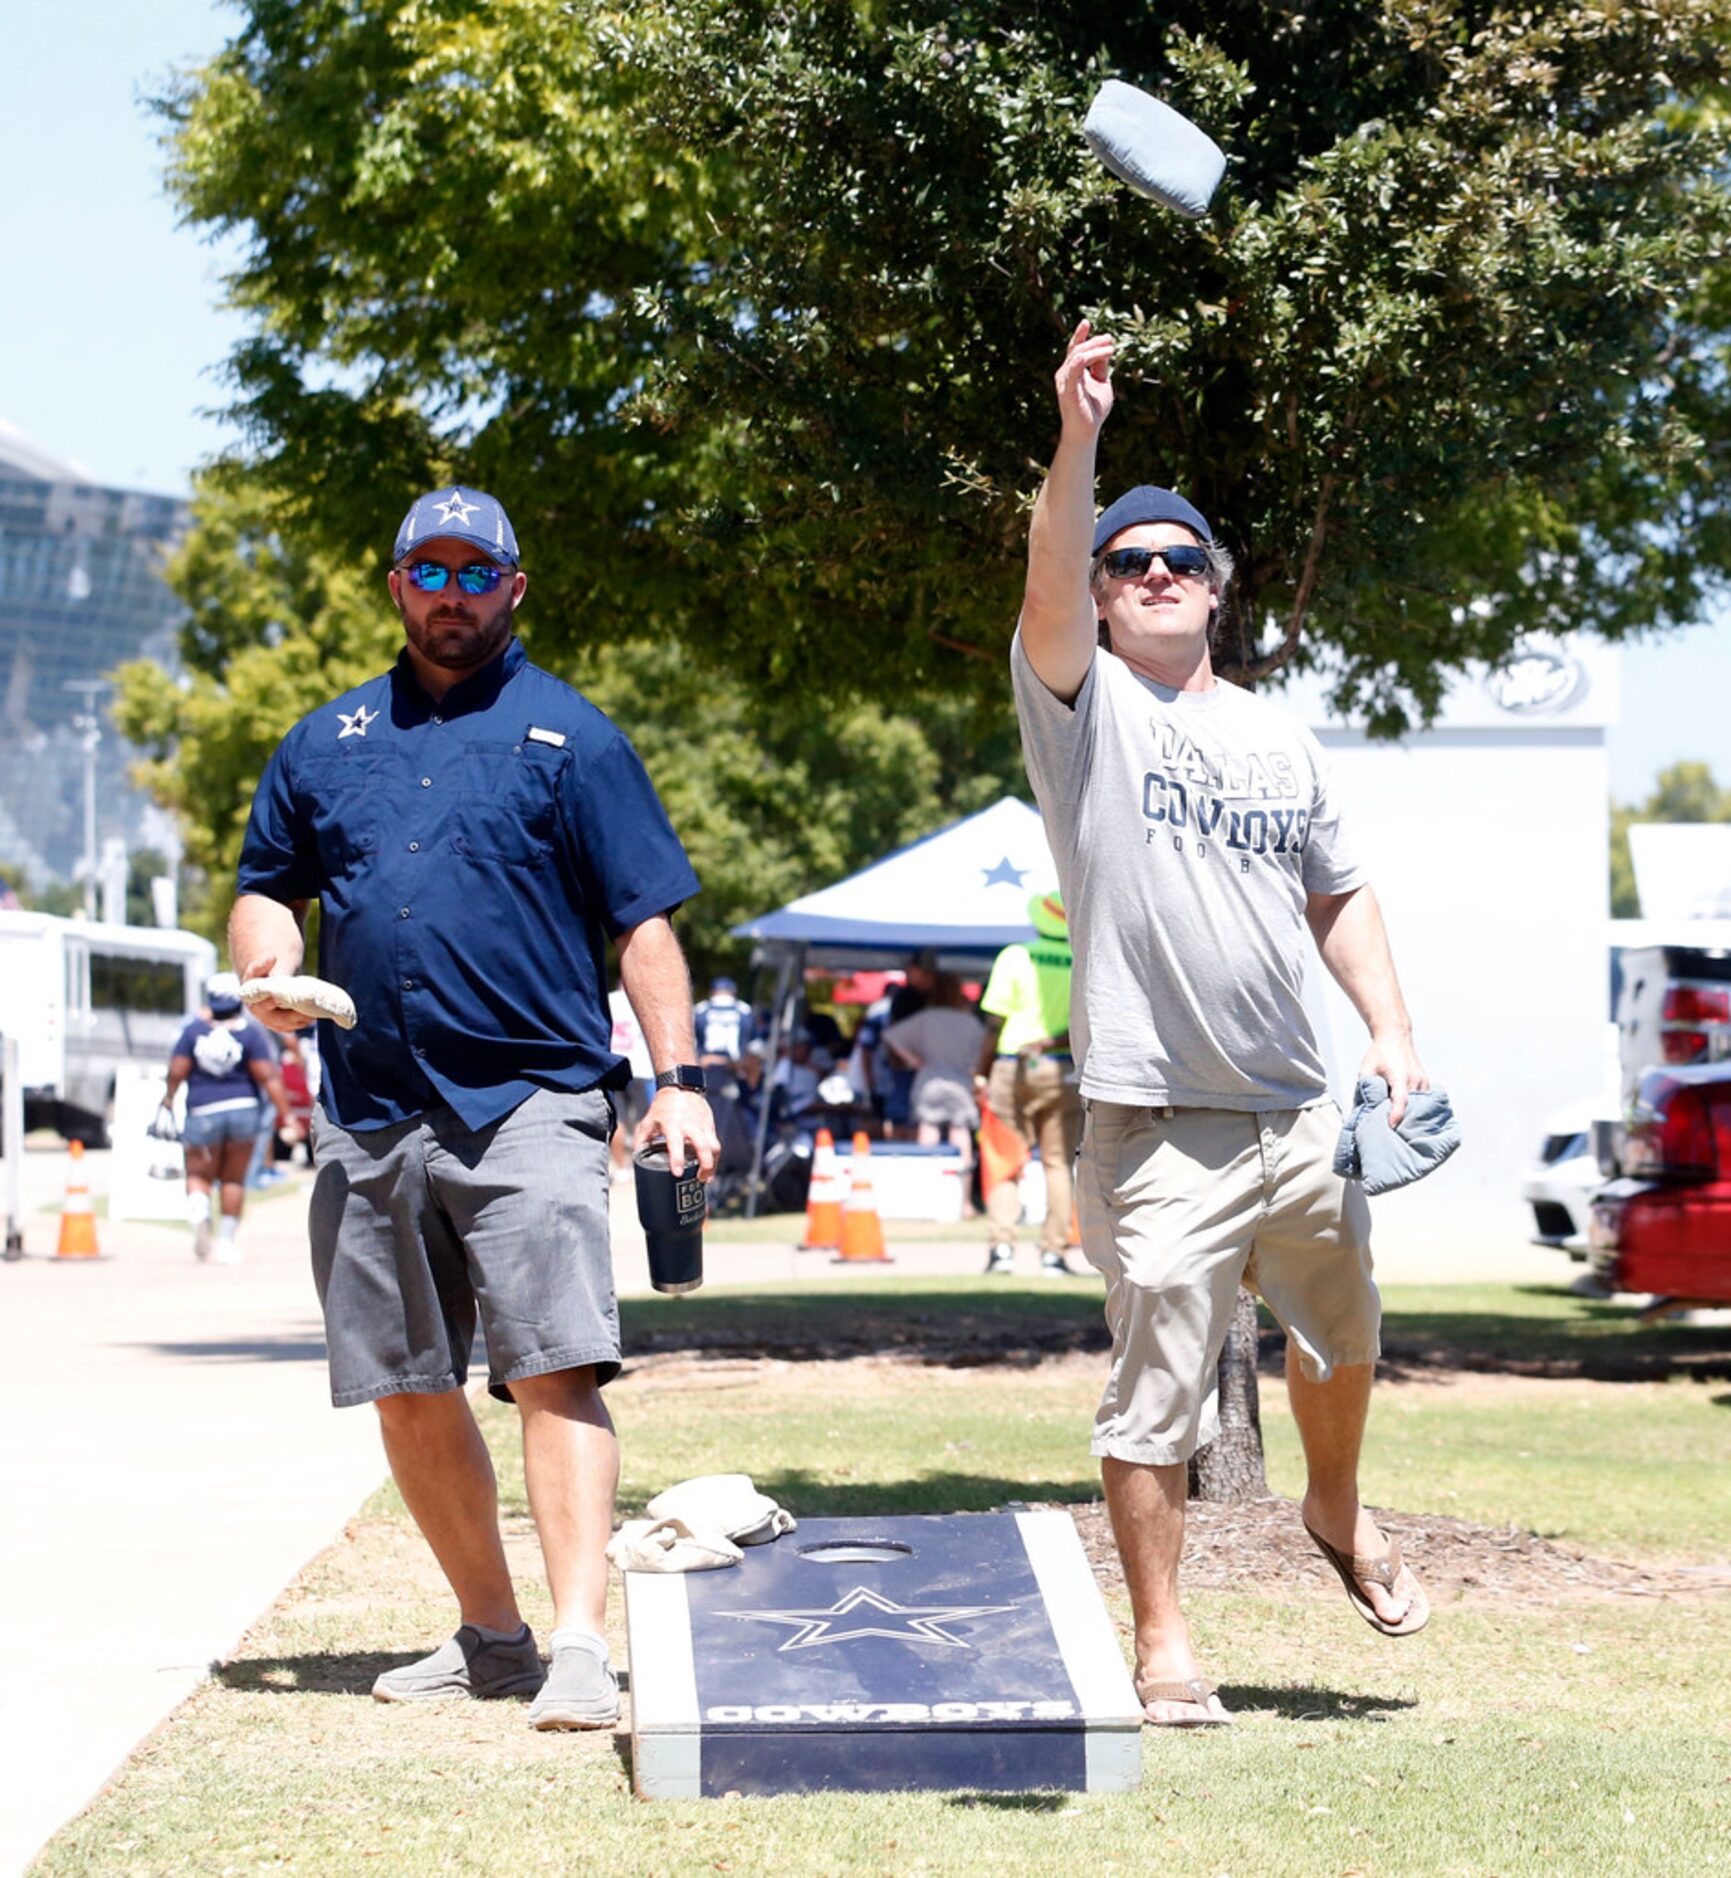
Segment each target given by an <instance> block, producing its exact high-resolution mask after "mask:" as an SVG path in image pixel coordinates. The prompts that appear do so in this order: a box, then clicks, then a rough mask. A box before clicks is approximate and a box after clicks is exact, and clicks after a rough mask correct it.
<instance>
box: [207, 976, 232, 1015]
mask: <svg viewBox="0 0 1731 1878" xmlns="http://www.w3.org/2000/svg"><path fill="white" fill-rule="evenodd" d="M204 1001H205V1003H206V1004H208V1005H209V1006H210V1014H211V1016H212V1017H233V1016H234V1014H235V1012H236V1011H238V1010H239V1009H240V1006H241V996H240V979H239V978H238V977H237V976H236V975H235V973H233V972H213V973H212V974H211V976H210V977H209V978H207V979H206V980H205V981H204Z"/></svg>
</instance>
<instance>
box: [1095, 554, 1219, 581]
mask: <svg viewBox="0 0 1731 1878" xmlns="http://www.w3.org/2000/svg"><path fill="white" fill-rule="evenodd" d="M1156 560H1158V561H1159V562H1160V563H1161V565H1162V566H1163V567H1164V568H1165V569H1166V571H1167V573H1168V574H1170V575H1171V576H1172V577H1173V578H1174V579H1175V580H1182V579H1184V578H1185V577H1186V576H1188V577H1189V578H1190V579H1192V580H1199V579H1200V578H1201V577H1202V576H1203V575H1204V574H1206V573H1207V572H1208V553H1207V550H1206V549H1204V548H1190V547H1178V548H1114V549H1113V550H1112V552H1111V553H1110V554H1103V555H1101V556H1100V565H1101V566H1102V567H1103V568H1105V570H1106V572H1107V573H1108V574H1110V575H1111V576H1112V578H1113V579H1114V580H1140V579H1141V578H1142V576H1143V575H1144V574H1146V573H1147V571H1148V570H1149V568H1151V567H1152V566H1153V565H1154V563H1155V561H1156Z"/></svg>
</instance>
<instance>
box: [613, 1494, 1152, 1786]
mask: <svg viewBox="0 0 1731 1878" xmlns="http://www.w3.org/2000/svg"><path fill="white" fill-rule="evenodd" d="M625 1619H626V1626H627V1632H628V1637H629V1645H630V1660H631V1749H632V1769H633V1779H634V1783H635V1786H636V1789H637V1793H638V1795H639V1797H641V1798H643V1799H649V1800H675V1799H680V1800H683V1799H697V1798H703V1797H710V1798H713V1797H716V1796H718V1795H722V1794H727V1793H744V1794H768V1793H811V1792H818V1791H845V1792H878V1791H884V1790H890V1789H896V1788H944V1789H947V1788H973V1789H980V1790H988V1791H992V1792H998V1793H1020V1792H1028V1791H1032V1790H1036V1789H1041V1788H1057V1789H1061V1790H1067V1791H1070V1792H1077V1793H1081V1792H1089V1793H1101V1792H1117V1793H1122V1792H1128V1791H1129V1790H1130V1789H1132V1788H1134V1787H1135V1786H1136V1784H1137V1782H1138V1781H1139V1780H1140V1779H1141V1773H1142V1742H1141V1728H1142V1714H1141V1705H1140V1704H1139V1703H1138V1702H1137V1700H1136V1694H1135V1690H1134V1689H1133V1688H1132V1686H1131V1682H1130V1676H1129V1672H1128V1670H1127V1669H1126V1668H1125V1665H1124V1658H1123V1655H1122V1654H1121V1652H1120V1650H1119V1647H1118V1639H1117V1637H1116V1636H1115V1635H1114V1633H1113V1629H1112V1623H1111V1620H1110V1618H1109V1617H1108V1616H1107V1614H1106V1607H1105V1604H1104V1603H1103V1602H1102V1600H1101V1597H1100V1591H1099V1587H1098V1585H1097V1584H1096V1583H1095V1580H1094V1572H1093V1568H1092V1567H1091V1566H1090V1565H1089V1563H1088V1559H1087V1555H1086V1553H1084V1552H1083V1550H1082V1542H1081V1540H1080V1539H1079V1538H1078V1537H1077V1535H1076V1528H1075V1526H1074V1524H1073V1523H1072V1522H1071V1519H1070V1516H1069V1515H1068V1514H1067V1513H1062V1512H1012V1511H1006V1512H1001V1513H947V1514H941V1515H929V1516H925V1517H915V1518H891V1519H807V1520H801V1521H800V1523H799V1528H798V1530H797V1531H796V1532H792V1533H788V1534H786V1535H784V1536H783V1537H782V1538H780V1539H777V1540H775V1541H774V1542H773V1543H771V1544H769V1545H759V1546H748V1547H747V1548H746V1552H745V1557H744V1559H743V1561H742V1562H741V1563H740V1564H739V1565H737V1566H730V1567H728V1568H726V1569H724V1570H721V1571H709V1572H691V1573H669V1574H661V1573H654V1572H627V1573H626V1575H625Z"/></svg>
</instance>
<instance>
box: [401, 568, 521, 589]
mask: <svg viewBox="0 0 1731 1878" xmlns="http://www.w3.org/2000/svg"><path fill="white" fill-rule="evenodd" d="M403 572H404V573H405V574H407V575H408V577H409V579H410V581H411V582H412V584H413V585H415V586H416V587H419V588H420V590H421V592H422V593H443V592H444V590H445V582H446V581H448V580H449V579H450V578H451V576H452V574H453V573H454V574H455V575H456V576H457V585H458V586H459V587H461V588H462V590H463V591H464V592H465V593H491V592H492V591H493V589H494V588H495V587H497V586H498V584H499V582H500V581H502V580H503V579H504V578H505V572H506V570H505V569H504V568H502V567H495V566H494V565H493V563H492V562H491V561H471V562H470V563H469V565H468V566H467V567H458V568H450V567H441V566H440V564H439V563H438V562H437V561H414V562H412V563H411V564H410V565H409V566H408V567H405V568H404V569H403Z"/></svg>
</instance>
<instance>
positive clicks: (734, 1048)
mask: <svg viewBox="0 0 1731 1878" xmlns="http://www.w3.org/2000/svg"><path fill="white" fill-rule="evenodd" d="M692 1023H693V1024H694V1026H695V1027H696V1031H697V1060H698V1062H699V1063H701V1064H702V1065H703V1067H704V1070H705V1071H706V1072H714V1073H713V1075H712V1076H711V1081H710V1086H711V1088H712V1089H713V1088H719V1087H721V1086H722V1085H725V1084H731V1083H732V1082H733V1081H734V1079H735V1077H736V1076H737V1074H738V1071H739V1059H740V1058H741V1057H742V1056H743V1055H744V1054H745V1046H746V1045H747V1044H748V1043H750V1041H751V1034H752V1013H751V1006H750V1005H749V1004H747V1003H746V1002H745V1001H744V999H742V998H741V997H740V995H739V987H738V986H737V985H736V984H735V983H734V982H733V980H732V979H731V978H716V979H713V980H711V982H710V986H709V996H708V997H707V998H705V999H704V1000H703V1002H702V1003H701V1004H699V1005H698V1006H697V1008H696V1009H695V1010H694V1011H693V1012H692Z"/></svg>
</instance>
